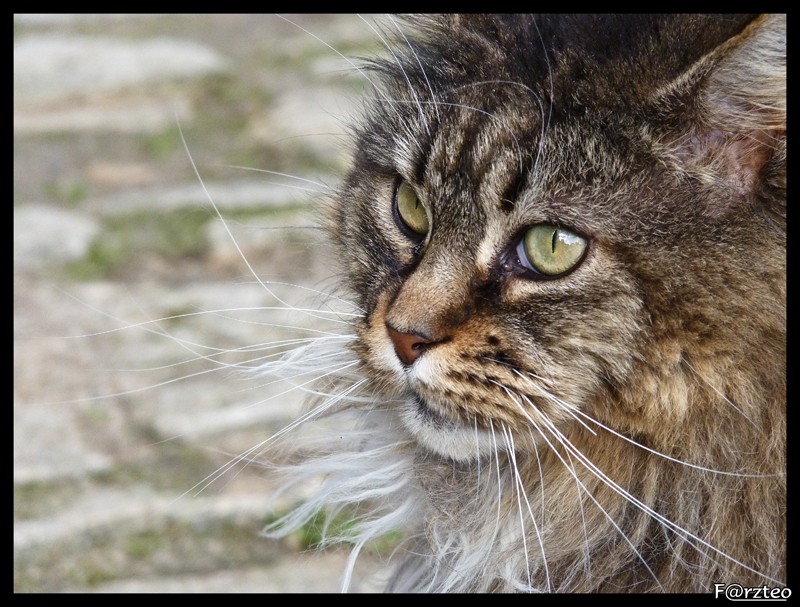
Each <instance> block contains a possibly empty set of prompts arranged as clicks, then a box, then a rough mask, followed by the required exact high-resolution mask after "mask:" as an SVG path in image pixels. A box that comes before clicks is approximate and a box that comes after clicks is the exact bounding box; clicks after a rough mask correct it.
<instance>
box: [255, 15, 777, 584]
mask: <svg viewBox="0 0 800 607" xmlns="http://www.w3.org/2000/svg"><path fill="white" fill-rule="evenodd" d="M389 35H391V37H392V41H391V42H389V41H387V45H388V53H387V54H386V56H385V58H382V59H380V58H379V59H374V60H371V61H370V62H368V63H367V64H366V65H365V66H364V67H359V68H358V70H359V72H360V73H361V74H362V75H363V76H364V78H365V79H367V80H368V81H369V83H370V84H371V85H373V86H374V97H373V98H372V99H369V100H368V101H367V107H366V108H365V112H364V114H363V116H362V117H361V118H360V119H359V121H358V122H356V124H354V126H353V146H352V147H353V157H352V165H351V169H350V171H349V173H348V174H347V175H346V177H345V179H344V181H343V183H342V185H341V187H340V188H339V191H338V193H337V194H336V196H335V197H334V198H333V199H332V201H331V205H330V209H329V211H330V212H329V214H328V228H329V233H330V236H331V240H332V242H333V245H334V247H335V251H336V258H337V259H338V260H339V261H340V262H341V275H342V288H343V289H344V291H345V292H346V294H347V296H348V297H349V298H350V300H351V301H353V302H354V306H355V308H354V309H355V313H354V316H353V318H354V320H353V322H352V324H353V332H352V333H351V334H344V335H341V336H339V337H337V338H331V337H326V338H325V339H320V340H317V342H315V343H313V344H311V345H308V346H305V347H303V348H300V349H298V350H295V351H293V352H292V353H290V354H289V355H287V357H286V358H285V359H284V360H282V361H280V362H277V363H270V364H268V365H265V367H264V368H263V369H262V370H261V372H262V373H271V374H276V375H281V374H283V375H286V376H291V375H292V374H294V373H295V372H296V371H297V370H302V371H306V372H308V371H309V370H310V369H313V365H314V364H315V363H314V362H313V361H314V360H337V361H339V362H340V363H341V364H340V366H339V368H340V370H339V371H336V372H323V371H320V373H319V375H320V379H319V380H318V381H317V383H316V384H315V385H314V386H313V388H311V389H309V391H311V392H312V393H313V395H312V397H311V398H310V401H309V408H308V411H307V412H306V414H305V415H304V416H303V417H302V418H301V419H299V420H298V421H297V423H295V424H292V426H290V427H289V428H287V429H286V432H285V433H282V436H281V437H278V438H281V439H283V443H284V444H285V448H287V449H290V451H291V454H292V456H293V457H292V458H291V462H290V463H287V464H281V465H277V464H275V470H274V472H275V473H276V474H277V475H279V476H281V477H282V478H284V479H285V489H287V490H288V489H289V488H291V487H296V486H303V485H304V484H305V483H307V482H310V481H312V480H314V481H319V482H317V483H316V484H315V485H313V486H314V487H315V490H314V492H313V494H312V495H311V496H310V497H309V498H308V500H307V501H305V502H304V503H303V504H301V505H299V506H297V508H295V509H294V510H292V511H291V512H289V513H288V514H287V515H285V516H284V517H282V518H281V519H280V520H279V521H277V522H276V523H274V524H272V525H270V526H269V527H268V528H267V529H266V532H267V533H268V534H271V535H275V536H281V535H285V534H287V533H290V532H291V531H292V530H294V529H297V528H298V527H300V526H301V525H303V524H305V523H307V522H308V521H309V520H311V519H312V518H313V517H315V516H317V514H318V513H319V512H323V513H326V514H328V515H330V516H334V515H335V514H336V513H338V512H340V511H342V510H345V511H347V512H348V513H350V514H351V515H352V516H353V517H355V523H354V524H355V526H354V529H353V530H351V531H350V534H349V535H348V540H349V541H351V542H353V544H354V549H353V552H352V555H351V559H350V566H349V568H348V571H347V572H346V573H345V579H344V582H343V587H344V588H347V586H348V583H349V579H350V576H351V574H352V567H353V564H354V563H355V562H356V559H357V557H358V555H359V552H360V551H361V550H362V548H363V547H364V546H365V545H368V544H369V542H371V541H374V540H376V539H379V538H381V537H384V536H385V535H386V534H388V533H395V534H397V533H399V534H401V535H402V540H401V541H400V542H399V544H398V546H397V547H396V549H395V550H394V552H393V553H392V556H391V559H390V560H391V562H392V563H393V564H394V565H393V574H392V577H391V579H390V580H389V581H388V583H387V590H390V591H399V592H409V591H410V592H421V591H432V592H447V591H452V592H490V591H491V592H514V591H526V592H623V591H624V592H650V591H664V592H713V591H714V589H715V584H732V583H738V584H742V585H744V586H763V585H767V586H770V587H779V586H783V585H784V584H785V583H786V555H785V550H786V477H785V446H786V422H785V418H786V412H785V406H786V391H785V380H786V345H785V317H786V303H785V291H786V274H785V264H786V259H785V251H786V227H785V207H786V195H785V183H786V132H785V125H786V104H785V94H786V93H785V87H786V76H785V17H784V16H781V15H721V16H712V15H708V16H707V15H680V16H679V15H641V16H639V15H621V16H616V15H543V16H534V15H501V16H490V15H443V16H424V17H413V18H404V19H402V20H400V19H396V18H390V19H388V20H387V22H386V25H385V31H383V32H382V33H380V34H379V36H380V38H381V40H386V39H387V38H388V37H389ZM307 389H308V388H307ZM276 440H277V438H276ZM276 448H277V447H276ZM268 453H269V452H268ZM265 457H267V458H269V455H267V456H265Z"/></svg>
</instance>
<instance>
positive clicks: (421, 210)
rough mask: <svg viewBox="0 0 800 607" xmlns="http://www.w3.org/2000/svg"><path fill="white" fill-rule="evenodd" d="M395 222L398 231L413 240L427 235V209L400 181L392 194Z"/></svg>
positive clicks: (408, 186)
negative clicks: (398, 228)
mask: <svg viewBox="0 0 800 607" xmlns="http://www.w3.org/2000/svg"><path fill="white" fill-rule="evenodd" d="M394 215H395V222H396V223H397V225H398V226H399V227H400V229H401V230H402V231H403V232H404V233H405V234H406V236H408V237H409V238H413V239H415V240H419V239H420V238H423V237H424V236H425V235H426V234H427V233H428V228H429V220H428V209H427V208H426V207H425V205H424V204H423V203H422V201H421V200H420V199H419V197H418V196H417V193H416V192H415V191H414V188H412V187H411V186H410V185H409V184H408V183H407V182H406V181H403V180H400V181H399V183H398V185H397V187H396V188H395V192H394Z"/></svg>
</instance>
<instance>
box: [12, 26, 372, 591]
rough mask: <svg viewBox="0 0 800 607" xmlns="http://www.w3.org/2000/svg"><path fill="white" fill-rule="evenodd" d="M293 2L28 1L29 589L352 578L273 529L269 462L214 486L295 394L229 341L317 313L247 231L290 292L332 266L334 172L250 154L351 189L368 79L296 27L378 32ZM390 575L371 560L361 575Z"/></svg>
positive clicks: (283, 586) (22, 364)
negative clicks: (300, 9) (160, 10)
mask: <svg viewBox="0 0 800 607" xmlns="http://www.w3.org/2000/svg"><path fill="white" fill-rule="evenodd" d="M290 19H291V20H292V21H294V22H295V24H296V25H293V24H292V23H289V22H287V21H286V20H284V19H282V18H280V17H277V16H263V15H256V16H253V15H215V16H212V15H174V16H172V15H169V16H147V15H116V16H97V15H94V16H92V15H83V16H69V15H17V16H15V20H14V154H15V158H14V590H15V591H16V592H335V591H338V590H339V580H340V577H341V573H342V570H343V567H344V562H345V558H346V550H344V549H342V550H335V549H333V550H329V551H326V552H322V553H313V552H308V551H307V550H306V549H305V546H306V543H307V541H306V540H304V539H303V538H302V537H291V538H287V539H285V540H282V541H277V540H268V539H265V538H262V537H260V536H259V530H260V529H261V528H262V526H263V524H264V522H265V521H266V520H268V518H267V517H268V516H269V515H270V513H269V512H268V511H267V510H266V503H267V501H268V497H269V495H270V493H271V491H272V489H273V488H272V487H271V486H270V484H269V482H268V481H267V480H266V479H265V478H263V475H262V474H261V473H260V472H259V469H258V467H257V466H256V465H249V466H245V467H242V466H239V467H235V468H233V469H230V470H225V471H224V472H223V473H222V474H221V475H219V478H217V479H216V480H215V481H214V482H212V483H210V484H208V486H205V485H206V484H207V483H205V479H207V478H209V477H210V476H212V475H214V474H215V471H216V470H218V469H220V468H221V467H223V466H225V465H226V464H227V463H228V462H229V461H230V460H231V459H232V458H233V457H234V456H236V455H237V454H240V453H243V452H244V451H245V450H247V449H248V448H249V447H251V446H253V445H255V444H257V443H259V442H260V441H262V440H263V439H264V438H266V437H267V436H269V435H270V434H271V433H272V432H274V431H276V430H277V429H279V428H281V427H282V426H283V425H284V424H285V423H286V422H287V421H288V420H289V419H290V418H291V416H292V415H293V414H296V412H297V411H298V408H299V406H300V401H299V399H298V397H297V396H295V395H293V394H291V393H290V394H284V391H285V390H286V386H281V385H277V384H274V385H258V384H255V385H254V383H253V382H250V383H248V382H246V381H244V380H243V379H242V378H241V377H240V376H238V375H237V374H235V373H232V372H230V371H229V367H228V366H226V364H228V363H233V364H235V363H237V362H243V361H246V360H247V358H248V357H252V356H253V354H252V353H247V352H241V351H240V352H239V353H238V355H237V353H236V352H230V353H229V354H227V355H225V356H222V357H217V356H216V354H215V353H216V352H218V350H215V348H225V349H227V350H231V349H236V348H243V347H245V346H249V345H254V344H260V343H262V344H263V343H266V342H271V341H276V340H280V339H295V338H298V337H302V336H303V335H306V334H307V331H308V330H313V329H316V328H319V321H318V319H316V318H313V317H309V316H308V315H305V314H302V313H299V312H295V313H287V312H282V311H280V310H273V309H269V308H275V307H280V306H279V304H278V302H277V301H276V299H275V298H274V297H272V296H271V295H270V294H269V293H268V292H267V290H266V289H265V288H263V287H262V285H260V284H258V283H257V282H256V281H255V279H254V277H253V275H252V274H251V273H250V271H249V270H248V268H247V265H246V264H245V263H244V262H243V260H242V258H241V255H240V253H239V251H238V250H237V248H236V246H234V244H233V242H234V240H235V242H236V243H237V244H238V246H239V247H240V248H241V250H242V252H243V254H244V256H245V257H246V258H247V260H248V262H249V263H250V264H251V266H252V267H253V268H254V270H255V271H256V272H257V273H258V275H259V277H260V278H262V279H264V280H271V281H279V282H285V283H290V284H291V285H294V286H287V285H270V286H271V287H272V288H273V289H274V290H275V291H276V293H277V294H278V295H279V296H280V297H281V298H282V299H285V300H287V301H290V302H292V303H293V304H294V305H297V306H305V305H308V306H313V305H315V298H314V295H313V292H312V291H310V290H307V289H320V290H324V289H326V288H329V287H330V286H331V285H332V284H333V283H331V281H330V279H329V278H328V276H329V272H330V263H329V260H328V259H327V258H326V256H325V252H324V248H323V247H321V246H320V243H319V240H320V236H319V233H318V231H317V230H315V229H313V228H311V226H313V225H314V221H315V220H314V203H315V200H318V198H319V190H321V189H323V185H315V184H310V183H308V182H305V181H299V180H292V179H289V178H286V177H281V176H279V175H274V174H271V173H263V172H258V171H257V170H245V169H242V168H239V167H250V168H252V169H265V170H269V171H275V172H278V173H287V174H292V175H296V176H299V177H303V178H308V179H312V180H314V181H315V182H316V183H317V184H332V185H335V184H336V182H337V179H338V176H339V175H340V174H341V172H342V170H343V168H344V167H345V166H346V162H347V160H346V158H345V156H344V155H343V153H342V146H341V143H342V138H343V137H342V136H343V132H344V131H343V126H342V119H343V117H345V116H347V115H348V114H349V113H350V111H351V109H350V108H351V107H352V106H353V105H354V104H355V103H356V102H357V98H358V94H359V93H360V92H362V91H363V90H364V83H363V81H362V79H361V78H360V77H359V76H358V75H357V74H354V73H353V70H352V67H351V66H350V65H349V64H348V63H347V62H346V61H345V60H343V59H342V58H341V57H339V56H338V55H336V54H335V53H334V52H332V51H331V50H330V48H328V47H327V46H326V45H325V44H322V43H321V42H320V41H319V40H317V39H316V38H314V37H313V36H311V35H310V34H308V33H306V32H304V31H303V30H302V29H300V27H297V26H301V27H302V28H305V29H306V30H308V31H309V32H313V33H314V35H316V36H318V37H319V38H321V39H322V40H324V41H325V42H326V43H328V44H330V45H331V46H333V47H335V48H336V49H337V50H339V51H341V52H342V53H344V54H345V55H348V56H354V55H361V54H364V53H368V52H372V51H374V50H375V46H374V43H373V39H374V33H373V32H372V31H371V29H370V28H369V27H368V26H367V25H366V24H365V23H364V22H363V21H362V20H361V19H359V18H358V17H356V16H346V15H341V16H330V15H328V16H324V17H315V16H311V15H301V16H293V17H290ZM181 134H182V135H183V137H184V138H185V140H186V147H187V148H188V153H187V150H186V149H184V146H183V143H182V140H181ZM190 155H191V160H190ZM192 160H193V161H194V162H195V163H196V164H197V167H198V170H199V172H200V174H201V176H202V178H203V182H204V184H205V186H206V188H207V192H208V193H206V191H204V189H203V187H201V185H200V182H199V180H198V179H197V177H196V175H195V173H194V170H193V168H192ZM309 189H310V190H316V192H315V191H311V192H309V191H308V190H309ZM209 195H210V196H211V198H212V199H213V200H214V202H215V203H216V205H217V206H218V207H219V209H220V212H222V213H223V214H224V216H225V218H226V221H225V223H224V224H223V222H222V221H220V220H219V218H218V217H217V216H216V211H214V209H213V208H212V206H211V205H210V203H209V199H208V196H209ZM226 226H227V227H228V228H229V229H230V230H231V232H232V235H233V239H232V237H231V234H229V233H228V230H227V229H226ZM301 287H306V288H307V289H303V288H301ZM254 308H255V309H256V310H253V309H254ZM159 319H161V320H159ZM291 327H295V328H291ZM220 362H224V363H226V364H219V363H220ZM262 383H263V382H262ZM270 397H274V400H273V401H268V399H269V398H270ZM292 499H302V496H300V495H298V496H288V497H287V500H292ZM379 570H380V565H379V561H378V558H377V557H374V558H369V557H368V558H366V559H365V564H364V566H363V567H362V568H361V570H357V577H356V582H355V584H354V586H353V588H351V590H354V591H373V590H376V589H379V588H380V583H379V579H378V578H379V577H380V576H379ZM376 572H378V575H377V577H376V575H375V574H376Z"/></svg>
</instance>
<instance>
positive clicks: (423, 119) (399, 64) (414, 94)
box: [358, 15, 431, 137]
mask: <svg viewBox="0 0 800 607" xmlns="http://www.w3.org/2000/svg"><path fill="white" fill-rule="evenodd" d="M358 18H359V19H361V20H362V21H363V22H364V23H366V24H367V26H368V27H369V28H370V29H371V30H372V31H373V32H375V35H376V36H378V38H379V39H380V41H381V42H382V43H383V45H384V46H385V47H386V49H387V50H388V51H389V52H390V53H391V54H392V57H394V60H395V62H396V63H397V67H399V68H400V71H401V72H402V73H403V77H404V78H405V79H406V83H407V84H408V90H409V91H411V96H412V97H413V98H414V101H415V102H416V104H417V107H418V108H419V117H420V120H421V122H422V125H423V126H424V127H425V131H426V132H427V133H428V137H430V135H431V130H430V127H429V126H428V120H427V118H426V116H425V112H424V111H423V109H422V104H420V100H419V96H418V95H417V91H416V89H415V88H414V85H413V84H411V79H410V78H409V77H408V74H407V73H406V70H405V68H404V67H403V62H402V61H400V58H399V57H398V56H397V54H395V52H394V49H392V46H391V45H390V44H389V43H388V42H386V39H385V38H384V37H383V36H382V35H381V33H380V32H379V31H378V30H377V29H376V28H375V26H373V25H372V24H371V23H370V22H369V21H367V20H366V19H364V17H362V16H361V15H358Z"/></svg>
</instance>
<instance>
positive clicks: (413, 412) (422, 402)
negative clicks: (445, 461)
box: [401, 393, 498, 461]
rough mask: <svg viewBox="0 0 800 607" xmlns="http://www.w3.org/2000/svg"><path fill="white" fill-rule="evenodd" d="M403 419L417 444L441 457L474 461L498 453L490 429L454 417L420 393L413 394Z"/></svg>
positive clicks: (403, 413)
mask: <svg viewBox="0 0 800 607" xmlns="http://www.w3.org/2000/svg"><path fill="white" fill-rule="evenodd" d="M401 417H402V419H403V423H404V424H405V426H406V427H407V428H408V429H409V430H410V431H411V433H412V434H413V435H414V438H415V439H416V441H417V443H418V444H419V445H421V446H422V447H424V448H425V449H427V450H428V451H432V452H433V453H436V454H438V455H440V456H444V457H447V458H449V459H454V460H458V461H471V460H475V459H476V458H479V457H481V456H483V455H486V454H489V453H496V452H497V450H498V445H497V443H496V441H495V440H494V438H493V437H492V436H491V434H489V433H488V432H487V431H486V430H484V429H482V428H479V427H478V426H477V425H475V426H473V425H469V424H467V423H465V422H464V421H463V420H462V419H459V418H457V417H451V416H450V415H448V414H447V413H446V412H442V408H441V407H438V406H436V404H435V403H431V402H430V401H428V400H427V399H426V398H425V397H423V396H420V395H419V394H416V393H412V395H411V396H410V398H409V401H408V406H407V407H406V408H405V409H404V410H403V412H402V415H401Z"/></svg>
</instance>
